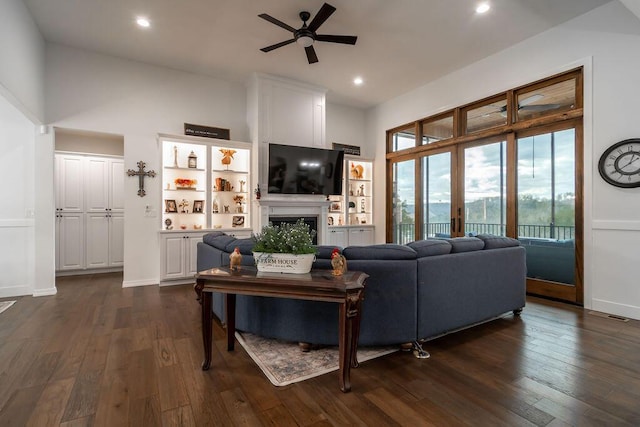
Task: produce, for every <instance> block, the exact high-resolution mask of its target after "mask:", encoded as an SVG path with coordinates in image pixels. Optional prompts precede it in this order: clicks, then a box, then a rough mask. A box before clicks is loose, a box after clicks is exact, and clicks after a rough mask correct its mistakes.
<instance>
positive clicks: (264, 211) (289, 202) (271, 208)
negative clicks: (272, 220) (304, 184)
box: [257, 196, 331, 245]
mask: <svg viewBox="0 0 640 427" xmlns="http://www.w3.org/2000/svg"><path fill="white" fill-rule="evenodd" d="M257 203H258V206H259V210H260V211H259V215H258V217H259V222H260V223H259V229H262V227H264V226H265V225H267V224H269V217H273V216H293V217H304V216H316V217H318V244H319V245H326V244H327V243H326V242H327V237H328V226H327V221H328V216H329V204H330V203H331V202H330V201H328V200H325V199H317V198H315V197H314V198H313V199H304V198H301V196H288V197H287V196H281V197H278V198H272V197H268V198H261V199H259V200H257Z"/></svg>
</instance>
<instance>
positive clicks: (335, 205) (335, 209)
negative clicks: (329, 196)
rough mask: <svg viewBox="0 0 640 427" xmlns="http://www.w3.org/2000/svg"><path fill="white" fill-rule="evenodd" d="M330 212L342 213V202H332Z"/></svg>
mask: <svg viewBox="0 0 640 427" xmlns="http://www.w3.org/2000/svg"><path fill="white" fill-rule="evenodd" d="M329 210H330V211H331V212H340V211H341V210H342V204H341V203H340V202H331V206H330V207H329Z"/></svg>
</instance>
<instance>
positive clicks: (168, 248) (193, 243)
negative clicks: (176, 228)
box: [160, 232, 206, 284]
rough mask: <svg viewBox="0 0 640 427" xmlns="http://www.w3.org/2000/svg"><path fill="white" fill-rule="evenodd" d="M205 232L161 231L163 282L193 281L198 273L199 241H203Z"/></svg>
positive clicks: (161, 278) (161, 277) (161, 276)
mask: <svg viewBox="0 0 640 427" xmlns="http://www.w3.org/2000/svg"><path fill="white" fill-rule="evenodd" d="M205 234H206V232H184V233H180V232H160V239H161V241H160V251H161V253H162V260H161V261H162V262H161V274H160V282H161V283H162V282H167V281H175V280H183V281H184V282H189V281H193V277H194V275H195V274H196V273H197V259H198V258H197V257H198V252H197V246H198V242H201V241H202V237H203V236H204V235H205ZM173 283H177V282H173ZM165 284H166V283H165Z"/></svg>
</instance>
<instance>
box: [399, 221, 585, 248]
mask: <svg viewBox="0 0 640 427" xmlns="http://www.w3.org/2000/svg"><path fill="white" fill-rule="evenodd" d="M422 229H423V230H426V231H427V232H426V236H430V237H433V236H435V237H449V236H451V225H450V223H448V222H430V223H425V224H423V225H422ZM464 229H465V234H466V235H474V234H495V235H497V236H504V235H505V234H506V233H505V225H504V224H484V223H474V222H471V223H466V224H465V227H464ZM393 236H394V241H395V243H398V244H402V245H403V244H406V243H409V242H413V241H414V240H416V237H415V226H414V224H413V223H402V224H397V225H396V227H395V229H394V232H393ZM518 237H531V238H539V239H555V240H569V239H574V238H575V227H574V226H567V225H553V224H550V225H534V224H520V225H518Z"/></svg>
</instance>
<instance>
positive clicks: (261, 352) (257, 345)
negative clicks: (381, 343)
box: [236, 332, 398, 386]
mask: <svg viewBox="0 0 640 427" xmlns="http://www.w3.org/2000/svg"><path fill="white" fill-rule="evenodd" d="M236 338H237V339H238V342H239V343H240V344H241V345H242V347H243V348H244V349H245V351H246V352H247V353H248V354H249V356H251V358H252V359H253V361H254V362H255V363H256V364H257V365H258V366H259V367H260V369H261V370H262V372H264V374H265V375H266V376H267V378H269V381H271V383H272V384H273V385H276V386H285V385H287V384H293V383H296V382H299V381H304V380H307V379H309V378H313V377H317V376H320V375H323V374H326V373H328V372H333V371H337V370H338V347H337V346H336V347H323V348H319V349H314V350H311V351H309V352H306V353H305V352H302V351H301V350H300V347H298V344H297V343H291V342H285V341H280V340H275V339H269V338H263V337H259V336H257V335H253V334H249V333H244V332H243V333H240V332H236ZM395 351H398V347H397V346H393V347H375V348H374V347H359V348H358V362H359V363H360V364H362V362H365V361H367V360H371V359H374V358H376V357H380V356H384V355H386V354H390V353H393V352H395Z"/></svg>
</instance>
